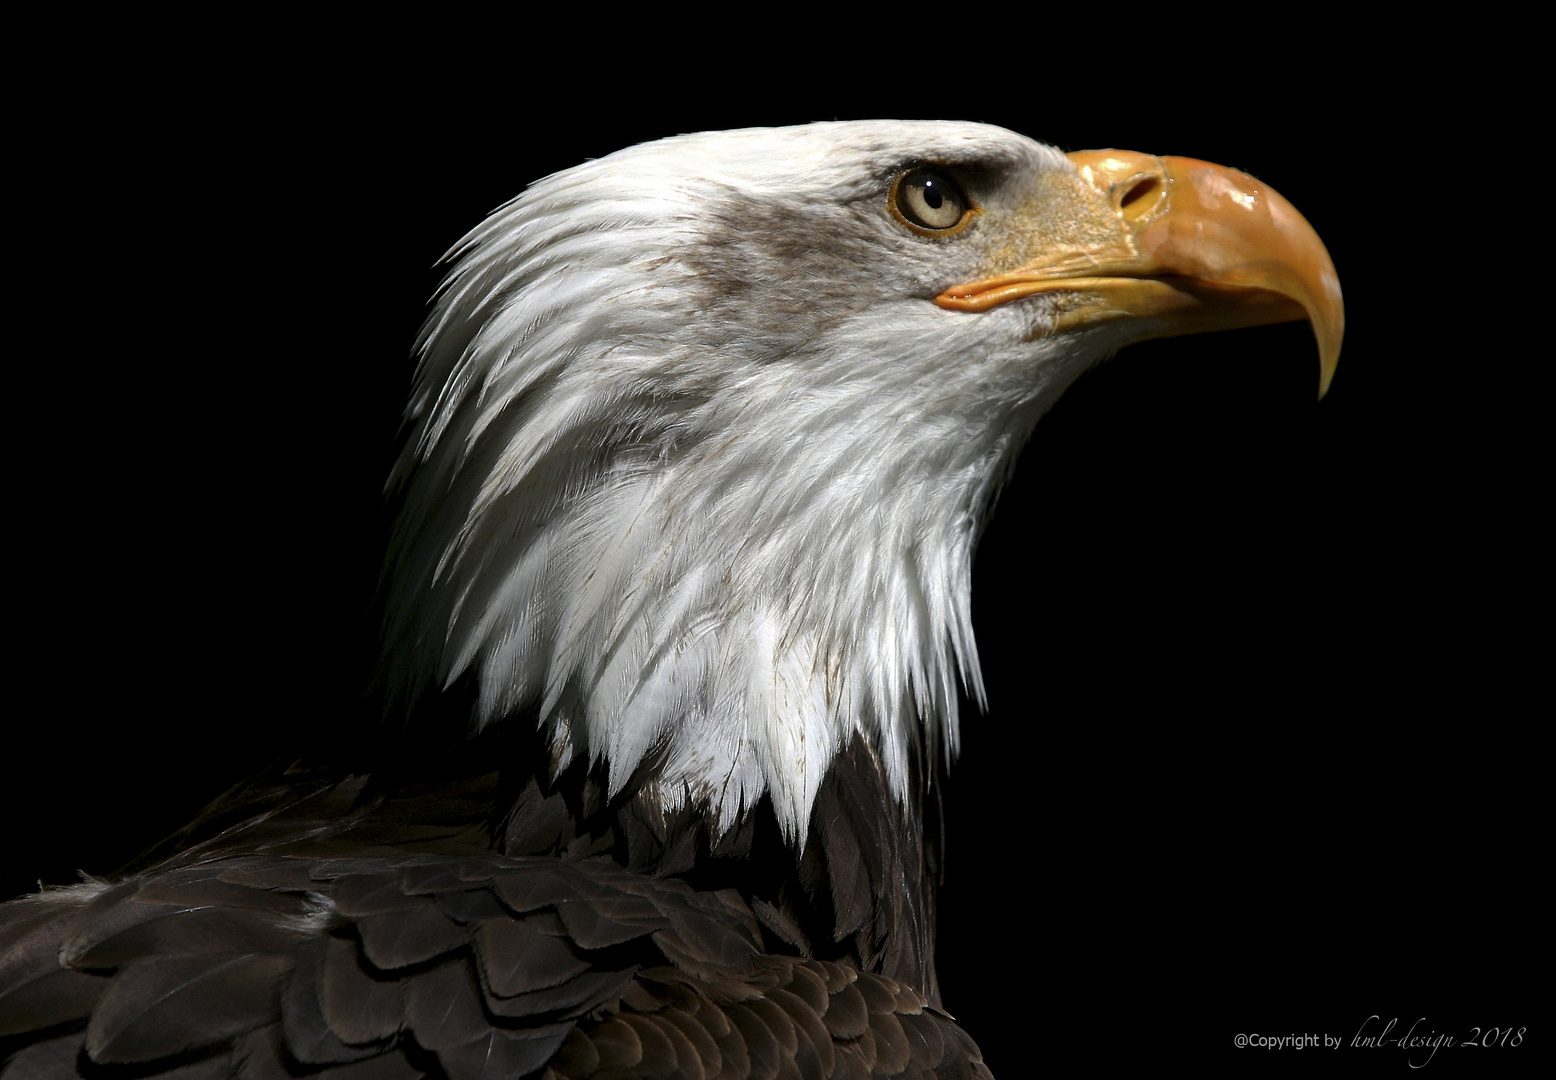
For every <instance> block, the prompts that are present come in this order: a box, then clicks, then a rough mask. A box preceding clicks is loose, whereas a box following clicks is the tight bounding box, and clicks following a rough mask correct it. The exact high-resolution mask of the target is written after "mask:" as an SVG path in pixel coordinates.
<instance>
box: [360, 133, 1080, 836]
mask: <svg viewBox="0 0 1556 1080" xmlns="http://www.w3.org/2000/svg"><path fill="white" fill-rule="evenodd" d="M925 161H934V162H940V163H968V164H969V165H970V166H971V167H976V169H977V170H979V175H980V176H984V177H986V178H987V190H986V191H985V192H983V193H982V195H981V198H982V201H983V202H984V203H985V204H987V205H990V206H992V207H995V208H998V206H999V205H1001V203H1002V202H1004V203H1008V204H1010V205H1015V204H1016V203H1019V202H1020V201H1021V200H1022V199H1027V198H1030V197H1031V194H1032V192H1033V190H1035V189H1040V188H1041V187H1042V185H1043V184H1045V183H1049V182H1054V183H1067V182H1069V179H1070V178H1072V177H1073V170H1072V169H1071V167H1070V166H1069V164H1068V163H1067V162H1066V161H1065V160H1064V159H1063V158H1062V156H1061V155H1059V154H1058V153H1057V152H1055V151H1053V150H1051V149H1049V148H1046V147H1041V146H1039V145H1037V144H1035V143H1032V142H1030V141H1028V140H1026V139H1023V138H1020V137H1018V136H1015V135H1012V134H1011V133H1009V132H1004V131H1000V130H998V129H994V128H987V127H982V126H977V125H967V124H950V123H889V124H888V123H842V124H818V125H812V126H809V127H804V128H792V129H778V130H750V131H740V132H727V133H714V134H707V135H695V136H683V137H680V138H676V139H669V140H665V141H663V142H659V143H653V144H648V145H645V146H639V147H634V148H632V149H630V150H626V151H622V152H620V153H617V154H614V155H611V156H610V157H608V158H605V159H602V160H600V161H596V162H591V163H589V164H586V165H583V166H580V167H579V168H576V169H573V170H570V171H568V172H565V173H560V174H558V175H556V176H553V177H550V178H548V179H546V180H543V181H541V182H539V183H537V184H535V185H534V186H533V187H531V188H530V189H529V190H528V191H527V192H525V193H524V194H523V195H521V196H520V197H519V198H517V199H515V200H514V201H513V202H512V203H510V204H508V205H507V206H505V207H503V208H502V209H500V210H499V211H497V212H496V213H495V214H494V215H493V216H492V217H491V218H490V219H489V220H488V221H487V222H486V223H484V224H483V225H482V226H480V227H479V228H478V229H476V230H475V231H474V232H472V233H471V234H470V235H469V236H468V237H466V238H465V240H464V241H463V242H462V243H461V244H460V245H459V247H458V248H457V249H456V250H455V252H454V253H452V254H453V257H454V258H455V259H456V260H457V261H456V264H455V267H454V269H453V271H452V273H451V274H450V276H449V278H448V280H447V282H446V284H445V286H444V289H443V291H442V293H441V295H440V297H439V299H438V301H437V305H436V310H435V311H434V313H433V315H432V316H431V318H430V319H429V320H428V322H427V324H426V327H425V328H424V331H423V334H422V338H421V343H420V350H421V356H422V362H421V369H420V375H419V388H418V390H417V392H416V394H415V397H414V400H413V402H412V404H411V407H410V410H409V413H408V420H409V425H410V438H409V443H408V446H407V449H406V451H405V454H404V457H403V458H402V460H401V462H400V465H399V468H398V471H397V473H396V477H395V485H396V487H397V488H398V489H399V490H400V491H401V492H402V494H403V498H404V510H403V512H402V514H401V517H400V519H399V520H400V525H399V529H398V531H397V533H396V537H395V541H394V547H393V551H392V555H391V560H390V564H389V568H388V579H389V580H390V581H391V582H392V589H393V592H392V596H391V598H390V616H389V640H390V642H391V645H390V652H389V657H388V661H389V662H388V664H387V665H386V667H387V669H388V670H390V671H391V672H394V673H397V674H396V675H395V678H397V679H398V680H399V681H398V682H397V685H396V686H394V687H393V688H392V690H393V692H394V693H395V695H397V697H398V699H399V700H400V701H402V702H404V701H408V700H412V699H414V698H415V697H416V696H417V695H418V694H419V693H420V692H422V691H423V690H424V689H425V688H426V686H427V685H428V684H442V685H446V684H449V683H451V682H453V681H454V680H456V679H458V678H460V677H461V676H463V675H466V674H470V675H473V676H474V677H475V679H476V680H477V682H478V684H479V705H478V722H479V723H482V724H485V723H490V722H492V721H495V720H497V719H500V718H502V717H503V716H506V715H509V714H511V713H514V712H516V711H518V710H520V709H525V708H536V709H538V712H539V716H540V722H541V723H542V725H543V726H544V727H545V729H546V730H547V731H548V733H549V736H550V739H551V745H552V750H553V755H554V758H555V765H556V767H557V768H562V767H565V765H566V764H567V763H568V762H569V761H570V760H572V759H574V758H575V757H576V756H578V755H587V757H588V758H589V759H590V760H591V761H595V762H600V761H603V762H606V763H608V768H609V774H610V778H611V783H612V785H613V786H614V787H616V788H620V787H621V786H623V785H625V784H626V783H627V781H628V779H629V778H630V777H632V776H633V774H634V773H635V772H637V771H638V770H639V769H640V768H641V767H643V766H645V764H651V765H652V773H653V775H654V777H655V779H654V781H653V783H654V784H655V785H656V788H657V791H656V794H655V797H656V798H657V799H658V800H659V802H660V804H661V806H662V807H663V808H664V809H665V810H666V811H667V812H670V811H675V810H677V809H679V808H682V807H685V806H692V807H695V808H697V809H699V810H701V811H704V812H706V813H708V814H709V815H710V816H711V818H712V820H713V821H714V822H715V823H716V825H717V828H719V829H727V828H730V827H732V826H733V825H734V824H735V823H736V822H737V821H738V820H739V819H740V816H741V814H742V813H743V812H744V811H746V810H749V809H750V808H751V807H753V806H755V805H756V803H757V802H758V800H760V799H761V798H762V797H763V796H764V795H766V796H770V798H771V800H772V804H773V806H774V808H775V810H776V812H777V815H778V820H779V822H780V824H781V826H782V828H783V829H784V831H785V833H786V834H787V835H788V836H790V837H791V838H792V839H793V840H795V841H796V842H797V843H799V844H801V845H802V844H803V842H804V839H805V835H806V831H807V827H808V822H809V820H810V810H811V807H812V805H813V803H814V801H815V797H816V792H817V790H818V786H819V785H820V783H821V779H822V777H823V775H824V773H825V771H826V768H827V766H828V764H829V763H830V762H831V760H832V759H833V758H834V756H835V755H836V754H837V753H838V752H839V750H840V749H841V748H842V747H843V746H844V745H845V744H846V743H847V742H848V740H850V739H851V738H854V737H855V736H858V737H863V738H867V739H868V740H869V741H870V742H871V743H872V744H873V745H874V746H875V747H876V748H877V751H878V752H879V754H880V756H881V759H882V761H883V763H884V765H885V768H886V772H887V776H888V778H889V784H890V786H891V790H892V791H893V792H894V794H895V795H896V796H897V797H898V798H899V799H903V798H905V797H906V788H907V783H908V775H909V771H910V763H909V759H910V757H911V756H912V755H913V754H915V753H918V752H933V749H934V748H935V747H937V746H938V747H940V748H941V751H942V752H945V753H950V752H951V751H953V750H954V746H955V742H956V731H957V687H958V681H959V680H960V682H961V683H962V684H964V685H965V686H966V687H967V688H968V689H969V690H970V691H971V693H972V694H973V695H974V696H975V697H981V693H982V691H981V682H980V678H979V674H978V664H977V657H976V652H975V648H974V645H973V639H972V630H971V623H970V572H971V565H972V555H973V548H974V545H975V542H976V539H977V535H978V533H979V530H980V528H981V526H982V523H983V521H984V520H985V518H986V516H987V514H988V512H989V510H990V508H991V505H992V502H993V499H994V496H995V493H996V492H997V490H998V487H999V485H1000V484H1001V483H1002V482H1003V480H1004V478H1005V476H1006V474H1007V472H1008V469H1009V468H1010V466H1011V464H1012V463H1013V461H1014V458H1015V455H1016V453H1017V451H1018V450H1019V448H1020V446H1021V444H1022V443H1023V442H1024V440H1025V439H1026V437H1027V435H1028V434H1029V432H1030V430H1031V427H1032V425H1033V424H1034V423H1035V421H1036V419H1037V417H1038V416H1039V415H1040V413H1041V412H1042V411H1043V410H1044V409H1045V408H1046V407H1047V406H1048V405H1049V404H1050V403H1051V402H1052V401H1053V399H1054V398H1055V397H1057V395H1058V394H1059V393H1060V392H1061V391H1062V390H1063V389H1064V387H1065V386H1067V385H1068V384H1069V382H1070V381H1071V380H1073V378H1074V377H1075V376H1076V375H1077V374H1078V373H1079V372H1080V371H1081V370H1083V369H1084V367H1086V366H1087V365H1088V364H1090V363H1091V362H1093V361H1094V360H1095V359H1096V358H1097V356H1098V355H1100V353H1101V352H1103V351H1105V350H1106V348H1108V344H1107V343H1106V342H1098V343H1097V345H1096V348H1095V349H1088V348H1085V347H1080V348H1077V347H1076V343H1075V342H1074V341H1069V342H1067V343H1066V345H1065V347H1064V350H1063V351H1061V349H1060V348H1059V347H1058V346H1057V345H1056V344H1054V343H1053V342H1051V341H1043V340H1034V339H1037V338H1041V336H1042V335H1043V334H1044V333H1045V332H1046V329H1047V327H1048V326H1049V325H1050V309H1049V306H1048V302H1047V301H1046V300H1045V299H1042V298H1039V299H1037V300H1035V301H1033V302H1031V303H1027V304H1022V305H1011V310H1005V311H996V312H992V313H989V314H987V315H984V316H980V317H978V318H976V319H968V318H965V317H963V316H961V315H960V314H959V313H955V312H948V311H944V310H942V309H940V308H938V307H936V306H935V305H934V304H933V303H931V302H930V300H931V298H932V297H933V296H934V295H935V294H936V293H937V292H938V291H939V290H940V289H942V288H944V287H945V286H946V285H947V284H948V283H950V282H954V281H958V280H966V279H969V278H972V277H975V276H976V275H977V272H978V270H979V268H980V267H981V266H982V265H983V260H985V259H986V258H987V256H988V251H987V250H986V248H985V247H981V246H980V245H979V243H977V242H973V241H969V242H966V243H961V244H951V243H944V242H941V241H939V240H936V239H932V238H927V237H924V236H919V235H915V234H913V233H911V232H910V231H908V230H906V229H904V228H902V227H901V226H900V224H899V223H897V222H895V221H893V220H892V219H891V216H890V213H889V211H888V207H887V204H888V192H889V189H890V185H891V183H892V178H893V177H894V176H896V175H899V174H900V173H901V171H902V170H903V169H904V168H908V167H911V166H913V165H914V164H916V163H922V162H925Z"/></svg>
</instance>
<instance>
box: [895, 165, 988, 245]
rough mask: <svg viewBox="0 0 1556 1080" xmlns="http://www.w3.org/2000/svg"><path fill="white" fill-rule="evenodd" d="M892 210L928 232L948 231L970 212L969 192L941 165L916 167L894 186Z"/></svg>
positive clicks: (909, 222) (905, 220)
mask: <svg viewBox="0 0 1556 1080" xmlns="http://www.w3.org/2000/svg"><path fill="white" fill-rule="evenodd" d="M891 205H892V210H893V211H895V213H896V214H897V216H898V217H899V218H901V219H902V220H903V221H904V222H906V223H907V224H908V225H910V226H913V227H914V228H915V229H921V230H924V231H926V232H937V233H939V232H947V231H949V230H952V229H955V228H957V227H958V226H960V225H962V224H963V223H964V222H965V221H966V220H967V219H968V217H969V216H970V214H971V207H970V206H969V205H968V202H967V196H966V195H964V194H962V189H961V188H960V187H959V186H957V183H956V181H955V180H952V179H951V178H950V177H949V176H947V175H946V174H945V173H943V172H941V171H940V170H939V169H914V170H912V171H911V172H906V173H904V174H903V175H902V176H900V177H898V178H897V182H896V184H894V185H893V186H892V193H891Z"/></svg>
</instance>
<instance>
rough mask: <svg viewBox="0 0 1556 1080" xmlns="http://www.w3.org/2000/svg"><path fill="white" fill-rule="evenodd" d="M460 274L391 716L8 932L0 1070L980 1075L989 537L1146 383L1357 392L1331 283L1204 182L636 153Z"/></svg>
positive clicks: (822, 127) (812, 133)
mask: <svg viewBox="0 0 1556 1080" xmlns="http://www.w3.org/2000/svg"><path fill="white" fill-rule="evenodd" d="M452 256H453V269H452V271H451V273H450V274H449V276H448V278H447V280H446V282H445V284H444V287H443V289H442V291H441V293H440V294H439V296H438V298H437V301H436V304H435V307H434V310H433V311H432V314H431V315H430V317H429V318H428V319H427V322H426V324H425V326H424V329H423V331H422V334H421V338H420V340H419V342H418V345H417V348H418V352H419V355H420V368H419V374H418V377H417V383H416V387H415V389H414V392H413V394H412V397H411V402H410V405H409V408H408V411H407V414H406V417H407V430H406V443H405V447H404V451H403V455H402V457H401V459H400V462H399V464H398V466H397V468H396V470H395V473H394V476H393V479H392V488H393V490H394V493H395V498H396V499H397V500H398V505H399V513H398V518H397V525H396V526H395V529H394V533H393V536H392V539H391V544H390V553H389V556H388V559H387V563H386V573H385V583H386V584H385V598H384V606H385V611H386V615H385V631H384V661H383V664H382V667H381V675H380V679H379V682H378V684H377V687H376V692H377V693H378V694H379V696H380V697H381V698H382V701H383V703H384V709H385V712H386V713H387V715H388V717H389V721H388V722H387V723H386V724H385V726H384V728H383V729H382V730H381V731H379V732H378V733H377V736H376V738H375V739H373V740H372V742H371V744H370V745H359V744H357V743H355V742H348V743H347V745H346V747H345V748H344V749H340V750H333V749H332V751H331V752H330V753H328V754H321V755H320V760H318V761H308V762H300V763H297V764H294V765H291V766H289V767H287V768H285V769H279V770H275V771H273V772H270V773H266V774H262V775H260V776H258V777H256V778H255V779H254V780H253V781H251V782H249V783H247V784H244V785H242V786H241V787H240V788H238V789H236V790H234V791H233V792H231V793H229V794H228V795H227V796H224V797H223V798H222V799H221V800H219V801H218V802H217V803H215V804H213V805H212V806H211V807H210V808H208V809H207V810H206V811H205V812H204V813H203V814H202V815H201V816H200V818H199V819H198V820H196V821H195V822H194V823H192V824H191V825H190V826H189V827H188V828H186V829H185V830H183V831H182V832H180V833H179V834H178V835H177V836H176V837H174V838H172V839H171V840H170V841H169V842H167V843H166V844H164V845H163V846H162V847H161V848H160V849H158V850H157V851H156V852H155V853H154V854H153V855H151V856H148V857H147V858H146V859H145V860H143V861H142V862H141V863H140V864H138V865H135V866H133V867H131V868H130V869H129V870H128V871H127V872H126V874H125V875H124V876H122V877H120V878H116V879H113V880H95V879H94V880H88V881H85V882H83V883H81V884H78V885H73V886H64V887H56V888H49V889H45V890H44V891H42V892H41V893H39V894H37V895H35V896H32V897H28V898H25V899H22V900H18V901H14V902H12V903H10V904H7V905H5V907H4V909H3V916H0V949H3V958H0V1040H3V1042H0V1052H3V1053H4V1054H5V1055H6V1057H5V1059H4V1060H6V1061H7V1063H8V1064H7V1073H6V1076H7V1077H10V1076H13V1075H14V1076H17V1077H33V1076H39V1077H54V1076H62V1077H69V1076H101V1077H109V1076H113V1075H120V1074H122V1075H126V1076H148V1075H164V1074H165V1075H168V1076H178V1077H184V1078H193V1077H218V1076H222V1077H225V1076H243V1077H256V1078H258V1077H297V1076H314V1075H328V1076H330V1077H332V1078H333V1077H342V1078H345V1077H362V1078H368V1077H380V1076H382V1077H391V1076H392V1077H401V1076H405V1077H409V1076H442V1077H449V1078H453V1080H464V1078H467V1077H469V1078H476V1077H499V1076H501V1077H526V1076H554V1077H608V1076H688V1077H714V1076H731V1077H734V1076H741V1077H744V1076H764V1077H766V1076H779V1075H782V1076H804V1077H811V1076H822V1077H825V1076H868V1075H882V1076H898V1075H901V1076H936V1075H938V1076H947V1077H950V1076H978V1075H987V1070H986V1069H985V1068H984V1066H983V1065H982V1063H981V1060H980V1057H979V1053H978V1050H977V1048H976V1046H975V1045H974V1043H973V1041H972V1040H971V1039H970V1038H969V1037H968V1036H967V1034H966V1033H965V1032H964V1031H963V1030H962V1029H961V1028H960V1027H959V1026H958V1025H957V1023H956V1022H955V1021H954V1020H952V1019H951V1018H950V1016H949V1015H947V1014H946V1013H945V1012H944V1011H942V1010H941V1008H940V990H939V985H938V980H937V977H936V972H935V964H934V948H933V946H934V927H935V888H936V885H937V883H938V879H939V873H940V866H941V837H940V831H939V830H940V826H939V814H938V799H939V793H938V787H937V786H936V785H935V784H934V783H933V782H932V781H933V779H934V777H935V776H936V775H937V773H938V772H939V771H940V770H943V769H944V768H946V767H948V765H949V763H950V762H951V760H952V759H953V758H954V757H955V755H956V751H957V744H958V729H959V718H958V700H959V696H960V694H961V693H963V692H965V693H967V694H968V695H969V696H970V697H971V698H972V699H973V700H975V701H977V700H980V698H981V694H982V690H981V677H980V673H979V665H978V658H977V653H976V648H975V643H974V641H973V637H972V632H971V620H970V580H971V566H972V557H973V552H974V549H975V546H976V543H977V539H978V536H979V533H980V531H981V529H982V527H983V525H984V523H985V522H986V521H987V519H988V517H989V515H990V513H991V512H992V508H993V506H994V502H995V498H996V496H997V494H998V492H999V490H1000V488H1001V485H1002V484H1003V483H1004V482H1005V480H1006V479H1007V477H1008V476H1009V474H1010V471H1011V469H1012V468H1013V466H1014V463H1015V460H1016V458H1017V456H1018V454H1019V452H1020V449H1021V447H1022V445H1023V444H1024V443H1025V442H1026V440H1027V437H1028V435H1029V434H1030V432H1031V431H1032V429H1033V426H1034V425H1035V424H1036V422H1037V420H1038V419H1039V417H1040V416H1041V415H1042V414H1043V413H1044V412H1045V411H1046V410H1047V409H1048V408H1049V407H1050V406H1051V405H1052V404H1053V402H1054V401H1055V400H1056V399H1057V398H1058V396H1059V395H1060V394H1061V393H1062V392H1063V391H1064V390H1065V389H1066V388H1067V387H1068V386H1069V385H1070V384H1071V383H1072V382H1073V381H1074V380H1075V379H1076V378H1077V377H1078V376H1079V375H1080V374H1081V373H1083V372H1084V371H1085V370H1086V369H1087V368H1089V367H1091V366H1092V365H1094V364H1095V363H1097V362H1098V361H1099V360H1100V359H1102V358H1104V357H1106V356H1108V355H1110V354H1111V353H1113V352H1115V351H1116V350H1118V349H1119V348H1121V347H1122V346H1125V345H1127V344H1130V343H1131V342H1135V341H1139V340H1142V339H1145V338H1151V337H1159V336H1165V335H1171V334H1182V333H1190V332H1198V331H1202V330H1213V329H1220V328H1227V327H1236V326H1249V325H1258V324H1262V323H1270V322H1279V321H1286V320H1291V319H1302V318H1306V319H1308V320H1310V321H1311V322H1312V324H1313V327H1314V330H1315V333H1316V336H1317V338H1318V343H1319V352H1320V362H1321V363H1320V370H1321V375H1320V394H1322V392H1323V390H1324V389H1325V388H1326V387H1327V386H1328V382H1329V380H1330V378H1331V377H1332V375H1333V371H1334V366H1335V362H1336V359H1337V357H1338V352H1339V343H1340V337H1341V332H1342V309H1341V301H1340V292H1339V286H1338V283H1337V280H1336V277H1335V274H1334V270H1333V266H1332V265H1331V263H1330V261H1329V258H1328V256H1327V254H1326V253H1325V252H1324V249H1323V246H1322V244H1321V243H1320V242H1319V241H1318V239H1317V237H1316V236H1315V235H1314V233H1313V231H1312V229H1311V228H1310V227H1308V225H1307V224H1306V222H1304V221H1303V220H1302V218H1301V217H1300V216H1299V215H1298V214H1297V213H1296V211H1295V210H1294V209H1292V208H1291V206H1290V205H1289V204H1288V203H1286V202H1285V200H1283V199H1282V198H1281V197H1280V196H1279V195H1278V194H1276V193H1275V192H1274V191H1273V190H1271V189H1270V188H1268V187H1266V186H1264V185H1262V184H1260V183H1259V182H1257V181H1255V180H1253V179H1252V178H1251V177H1248V176H1246V175H1245V174H1242V173H1238V172H1235V171H1233V170H1228V169H1224V168H1220V167H1218V166H1214V165H1210V164H1207V163H1204V162H1200V161H1195V160H1192V159H1186V158H1158V157H1153V156H1149V155H1144V154H1137V153H1128V152H1122V151H1096V152H1087V153H1078V154H1071V155H1065V154H1061V153H1060V152H1058V151H1057V150H1054V149H1052V148H1049V147H1045V146H1042V145H1039V144H1037V143H1034V142H1032V141H1030V140H1028V139H1025V138H1023V137H1020V136H1017V135H1014V134H1012V133H1010V132H1008V131H1004V130H1000V129H997V128H991V127H986V126H981V125H974V124H963V123H906V122H867V123H866V122H845V123H830V124H814V125H809V126H804V127H798V128H788V129H753V130H746V131H733V132H721V133H708V134H700V135H690V136H682V137H678V138H672V139H666V140H663V141H661V142H655V143H651V144H646V145H642V146H637V147H633V148H630V149H627V150H623V151H621V152H619V153H616V154H613V155H611V156H609V157H606V158H604V159H601V160H598V161H593V162H590V163H587V164H585V165H582V166H579V167H577V168H575V169H571V170H568V171H566V172H563V173H559V174H557V175H554V176H551V177H549V178H547V179H545V180H542V181H540V182H538V183H536V184H534V185H532V186H531V187H530V188H529V189H528V190H527V191H526V192H524V193H523V194H522V195H520V196H519V197H518V198H516V199H514V200H513V201H512V202H510V203H508V204H507V205H506V206H504V207H502V208H500V209H499V210H498V211H496V212H495V213H494V214H493V215H492V216H491V217H490V218H488V219H487V221H485V222H484V223H483V224H481V225H480V226H478V227H477V228H476V229H475V230H474V231H472V232H471V233H470V234H469V235H468V236H466V237H465V238H464V240H463V241H461V242H460V244H459V245H458V246H457V248H456V249H455V251H454V252H453V253H452ZM116 1070H118V1071H117V1072H116Z"/></svg>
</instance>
